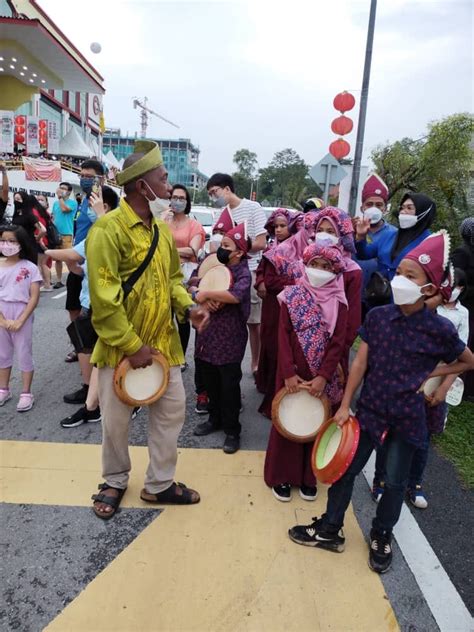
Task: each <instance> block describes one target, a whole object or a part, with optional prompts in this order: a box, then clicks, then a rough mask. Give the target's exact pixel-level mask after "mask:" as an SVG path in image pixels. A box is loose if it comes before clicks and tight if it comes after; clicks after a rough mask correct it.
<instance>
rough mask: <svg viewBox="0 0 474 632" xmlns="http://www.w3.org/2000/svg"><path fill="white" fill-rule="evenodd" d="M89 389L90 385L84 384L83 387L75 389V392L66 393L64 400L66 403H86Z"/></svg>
mask: <svg viewBox="0 0 474 632" xmlns="http://www.w3.org/2000/svg"><path fill="white" fill-rule="evenodd" d="M88 391H89V387H88V385H87V384H83V385H82V386H81V388H80V389H79V390H77V391H74V393H69V394H68V395H64V397H63V400H64V401H65V402H66V404H85V403H86V399H87V393H88Z"/></svg>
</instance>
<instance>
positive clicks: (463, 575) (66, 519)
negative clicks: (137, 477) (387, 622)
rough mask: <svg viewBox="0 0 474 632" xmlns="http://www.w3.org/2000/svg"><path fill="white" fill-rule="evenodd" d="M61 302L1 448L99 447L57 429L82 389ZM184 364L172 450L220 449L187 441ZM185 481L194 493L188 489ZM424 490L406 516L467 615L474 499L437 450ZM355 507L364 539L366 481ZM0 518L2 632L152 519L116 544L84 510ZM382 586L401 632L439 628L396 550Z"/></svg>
mask: <svg viewBox="0 0 474 632" xmlns="http://www.w3.org/2000/svg"><path fill="white" fill-rule="evenodd" d="M58 294H59V292H55V293H54V294H43V295H42V296H41V301H40V305H39V307H38V309H37V310H36V314H35V330H34V331H35V347H34V356H35V365H36V374H35V379H34V383H33V392H34V395H35V398H36V403H35V407H34V408H33V410H32V411H30V412H28V413H25V414H23V415H18V414H17V413H16V412H15V410H14V406H12V405H9V406H6V407H5V408H2V409H0V411H1V412H0V437H1V439H2V440H17V441H44V442H55V443H92V444H94V443H95V444H97V443H100V441H101V427H100V424H91V425H83V426H80V427H77V428H72V429H63V428H61V427H60V425H59V421H60V419H62V418H63V417H65V416H67V415H69V414H71V412H73V411H74V410H75V408H74V407H73V406H70V405H68V404H65V403H64V402H63V401H62V397H63V395H64V394H65V393H68V392H70V391H73V390H75V389H76V388H77V387H78V386H79V385H80V377H79V368H78V364H77V363H74V364H66V363H65V362H64V357H65V355H66V353H67V352H68V350H69V346H68V342H67V335H66V332H65V326H66V325H67V322H68V320H67V314H66V312H65V311H64V301H65V297H61V298H59V299H57V300H56V299H54V296H57V295H58ZM188 362H189V363H190V367H191V368H189V369H188V370H187V371H186V372H185V373H184V374H183V378H184V382H185V387H186V392H187V396H188V399H187V413H186V421H185V425H184V428H183V431H182V433H181V436H180V440H179V444H180V446H181V447H188V448H216V449H219V448H221V446H222V442H223V435H221V434H219V433H217V434H213V435H210V436H208V437H199V438H198V437H195V436H194V435H193V428H194V426H195V425H196V424H197V423H199V422H200V421H202V420H203V418H202V417H200V416H198V415H196V414H195V413H194V394H193V391H194V389H193V375H192V350H190V351H189V353H188ZM243 368H244V378H243V381H242V390H243V404H244V411H243V413H242V416H241V418H242V425H243V432H242V449H244V450H265V448H266V443H267V438H268V433H269V429H270V422H269V421H268V420H267V419H265V418H264V417H262V416H261V415H259V414H258V413H257V412H256V411H257V408H258V403H259V401H260V395H259V394H258V393H256V391H255V388H254V385H253V380H252V379H251V376H250V371H249V365H248V361H246V362H245V364H244V367H243ZM18 377H19V376H18V373H17V372H16V371H15V372H14V375H13V380H12V384H11V386H12V390H13V392H14V398H15V396H17V394H18V393H19V390H20V384H19V379H18ZM146 419H147V413H146V411H142V412H141V413H140V414H139V415H138V417H137V418H136V419H135V421H133V422H132V425H131V430H130V442H131V444H132V445H146ZM230 458H231V457H230ZM99 481H100V464H99V463H97V482H99ZM186 482H187V483H189V484H191V485H192V481H186ZM58 485H61V481H60V480H58ZM426 491H427V493H428V495H429V501H430V504H429V508H428V509H427V510H426V511H424V512H422V511H419V510H415V509H413V515H414V516H415V519H416V520H417V522H418V524H419V526H420V527H421V529H422V531H423V533H424V534H425V536H426V537H427V539H428V541H429V543H430V544H431V547H432V548H433V550H434V551H435V553H436V554H437V556H438V558H439V559H440V561H441V563H442V564H443V566H444V568H445V570H446V571H447V573H448V575H449V577H450V579H451V581H452V582H453V584H454V585H455V587H456V589H457V591H458V592H459V594H460V595H461V597H462V599H463V601H464V603H465V604H466V606H467V607H468V609H469V610H470V612H471V614H472V613H474V594H473V579H472V568H474V544H473V539H472V533H473V532H474V503H473V496H474V494H473V492H472V491H468V490H466V489H464V488H463V487H462V485H461V484H460V482H459V479H458V478H457V476H456V473H455V471H454V468H453V467H452V466H451V464H450V463H449V462H447V461H446V460H445V459H444V458H442V457H441V456H439V455H438V454H436V453H435V452H434V451H433V452H432V455H431V459H430V462H429V465H428V469H427V474H426ZM93 492H94V490H91V493H93ZM71 504H74V503H73V502H72V503H71ZM353 504H354V509H355V512H356V516H357V519H358V520H359V523H360V526H361V529H362V530H363V532H364V534H365V535H368V531H369V529H370V520H371V518H372V516H373V512H374V504H373V503H372V501H371V499H370V496H369V493H368V487H367V484H366V482H365V480H364V479H363V477H359V479H358V481H357V482H356V486H355V493H354V497H353ZM1 510H2V518H1V526H2V529H1V533H2V538H1V543H2V549H3V553H4V556H3V559H4V565H3V568H4V571H3V574H4V577H3V582H2V583H3V587H2V590H1V593H2V596H1V597H0V601H1V602H0V628H1V629H5V630H10V629H18V630H39V629H42V627H44V625H46V624H47V623H48V621H50V620H52V619H53V618H54V616H55V615H56V614H57V613H58V612H59V611H60V610H61V609H62V608H63V607H64V605H65V604H66V603H68V602H69V601H71V600H72V599H73V598H74V597H75V596H76V595H77V593H78V592H79V591H80V590H81V589H82V588H83V587H84V586H85V585H87V583H88V582H89V581H91V579H92V578H93V577H94V576H95V575H96V574H97V573H99V572H100V571H101V570H102V569H103V568H104V567H105V566H106V565H107V564H108V563H109V562H110V561H111V559H113V558H114V557H115V556H116V555H117V554H118V553H119V552H120V551H121V550H122V549H123V548H124V547H125V546H127V544H128V542H129V541H130V540H131V539H133V537H135V536H136V534H138V533H139V532H140V531H141V530H142V529H143V528H144V527H145V526H146V525H147V524H148V523H149V522H150V521H151V520H152V519H153V518H154V517H155V516H156V511H153V510H150V511H143V510H140V511H138V512H137V511H134V510H128V509H127V510H125V509H124V510H123V511H122V512H120V516H117V518H116V519H114V521H112V522H115V524H117V521H119V520H120V522H121V525H122V523H123V525H122V526H123V527H124V528H123V529H121V530H120V532H121V534H122V535H121V537H115V535H114V534H116V533H118V531H119V530H115V529H114V531H112V530H111V528H110V525H107V524H105V525H104V524H103V523H102V522H101V521H99V520H97V519H96V518H95V517H94V516H93V514H92V512H91V511H90V510H87V509H85V508H79V507H78V508H76V507H71V508H67V507H54V506H34V505H8V504H4V505H3V506H2V508H1ZM269 519H271V516H269ZM19 534H21V538H20V537H19ZM346 535H347V534H346ZM395 548H396V547H395ZM51 556H55V557H57V556H62V558H63V562H64V564H63V570H64V572H63V574H62V575H61V574H60V575H59V576H58V573H57V567H56V566H55V571H54V573H53V572H52V570H51V568H50V564H49V563H48V560H50V559H51ZM71 569H72V572H71ZM382 581H383V583H384V587H385V590H386V593H387V597H388V599H389V600H390V602H391V604H392V607H393V609H394V611H395V614H396V616H397V619H398V622H399V625H400V627H401V629H403V630H407V631H408V630H410V631H412V632H415V631H420V632H421V631H423V632H424V631H426V632H428V631H430V632H431V631H434V630H437V629H438V626H437V624H436V621H435V620H434V618H433V616H432V614H431V612H430V609H429V607H428V605H427V603H426V601H425V598H424V596H423V593H422V591H421V590H420V589H419V587H418V585H417V583H416V581H415V578H414V576H413V573H412V571H411V569H410V568H409V566H408V565H407V563H406V562H405V560H404V558H403V556H402V555H400V554H399V552H398V551H396V557H395V561H394V565H393V569H392V570H391V572H389V573H388V574H387V575H384V576H382ZM446 607H449V604H446Z"/></svg>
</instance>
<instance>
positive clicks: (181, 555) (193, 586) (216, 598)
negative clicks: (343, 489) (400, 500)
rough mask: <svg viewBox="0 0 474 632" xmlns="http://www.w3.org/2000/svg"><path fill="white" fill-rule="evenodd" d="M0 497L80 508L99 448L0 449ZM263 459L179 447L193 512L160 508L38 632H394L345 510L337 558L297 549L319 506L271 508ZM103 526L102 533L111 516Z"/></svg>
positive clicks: (134, 485)
mask: <svg viewBox="0 0 474 632" xmlns="http://www.w3.org/2000/svg"><path fill="white" fill-rule="evenodd" d="M0 451H1V463H2V467H1V474H2V494H1V499H2V500H3V501H5V502H11V503H20V502H21V503H40V504H51V505H55V504H59V505H80V506H85V505H89V504H90V500H89V498H90V495H91V493H92V492H93V491H94V488H95V487H96V484H97V482H98V481H99V480H100V477H98V471H99V467H100V466H99V464H100V447H99V446H91V445H70V444H67V445H64V444H53V443H27V442H2V443H1V444H0ZM131 456H132V463H133V465H134V470H133V472H132V478H131V483H130V486H129V489H128V491H127V493H126V495H125V497H124V502H123V506H128V507H144V506H147V507H148V506H149V505H147V504H145V503H143V502H142V501H140V499H139V498H138V494H139V491H140V489H141V487H142V481H143V477H144V472H145V469H146V465H147V459H148V455H147V451H146V448H131ZM263 459H264V454H263V453H261V452H244V451H240V452H238V453H237V454H236V455H233V456H229V455H225V454H223V452H221V451H220V450H192V449H183V450H181V455H180V459H179V463H178V480H182V481H184V482H185V483H186V484H188V485H190V486H192V487H194V488H196V489H198V490H199V491H200V493H201V495H202V501H201V503H200V504H199V505H196V506H192V507H168V508H166V510H165V511H164V512H163V513H162V514H161V515H160V516H159V517H158V518H157V519H156V520H154V521H153V522H152V523H151V524H150V525H149V526H148V527H147V528H146V529H145V530H144V531H143V532H142V533H141V534H140V535H139V536H138V537H137V538H136V539H135V540H134V541H133V542H132V543H131V544H130V545H129V546H128V547H127V548H126V549H125V550H124V551H123V552H122V553H121V554H120V555H118V556H117V558H116V559H115V560H114V561H113V562H112V563H111V564H109V565H108V566H107V568H105V569H104V571H102V572H101V573H100V574H99V575H98V576H97V577H96V578H95V579H94V580H93V581H92V582H91V583H90V584H89V585H88V586H87V587H86V588H85V589H84V590H83V592H82V593H80V594H79V595H78V597H77V598H76V599H75V600H74V601H73V602H72V603H71V604H69V606H67V607H66V608H65V609H64V611H63V612H62V613H61V614H59V615H58V617H57V618H56V619H55V620H54V621H53V622H52V623H51V624H50V625H49V626H48V628H47V630H48V632H49V631H51V632H56V631H60V632H65V631H67V632H86V631H87V632H94V631H99V630H100V631H101V632H102V631H107V630H113V631H114V632H118V631H123V632H135V631H137V632H138V631H140V632H148V631H150V632H151V631H153V632H155V631H166V632H168V631H170V632H171V631H172V632H187V631H191V630H193V631H206V632H207V631H222V632H228V631H232V632H234V631H235V632H251V631H252V632H253V631H256V632H257V631H258V632H266V631H268V632H280V631H282V632H283V631H285V632H292V631H293V630H295V631H297V630H298V631H299V632H305V631H308V632H309V631H311V632H316V631H318V630H323V631H329V630H333V631H334V630H335V631H338V632H339V631H343V630H344V631H346V630H353V631H359V630H360V631H363V632H371V631H374V632H375V631H377V632H383V631H385V630H387V631H390V632H392V631H393V630H396V629H398V625H397V623H396V619H395V616H394V613H393V610H392V608H391V606H390V604H389V602H388V600H387V598H386V596H385V593H384V589H383V586H382V583H381V581H380V578H379V577H378V576H376V575H375V574H374V573H372V572H371V571H370V570H369V568H368V566H367V545H366V543H365V541H364V539H363V536H362V533H361V531H360V529H359V527H358V525H357V522H356V520H355V517H354V515H353V513H352V510H349V511H348V513H347V520H346V527H345V531H346V538H347V541H346V552H345V553H343V554H341V555H337V554H333V553H329V552H327V551H320V550H313V549H311V548H307V547H302V546H297V545H296V544H293V543H292V542H290V540H289V539H288V537H287V535H286V534H287V530H288V527H290V526H292V525H293V524H295V522H296V521H299V522H308V521H311V517H312V516H314V515H319V514H320V513H321V512H322V510H323V508H324V505H325V500H326V498H325V496H326V494H325V490H324V489H321V490H320V497H318V500H317V501H316V502H315V503H307V502H305V501H303V500H301V499H300V498H299V496H296V495H294V498H293V500H292V502H291V503H286V504H284V503H279V502H277V501H276V500H275V499H274V498H273V496H272V495H271V493H270V492H269V490H268V489H267V488H266V486H265V484H264V483H263V480H262V469H263ZM108 528H113V521H112V523H109V526H108Z"/></svg>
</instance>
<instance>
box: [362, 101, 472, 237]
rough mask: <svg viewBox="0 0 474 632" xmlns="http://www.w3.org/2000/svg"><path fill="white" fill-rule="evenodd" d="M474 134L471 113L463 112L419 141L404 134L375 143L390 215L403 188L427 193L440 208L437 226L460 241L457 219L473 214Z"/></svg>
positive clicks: (433, 126) (376, 162)
mask: <svg viewBox="0 0 474 632" xmlns="http://www.w3.org/2000/svg"><path fill="white" fill-rule="evenodd" d="M473 135H474V118H473V116H472V115H471V114H463V113H461V114H453V115H451V116H448V117H446V118H444V119H442V120H441V121H436V122H434V123H431V124H430V125H429V127H428V133H427V135H426V136H425V137H423V138H421V139H417V140H413V139H411V138H403V139H402V140H399V141H396V142H394V143H389V144H386V145H380V146H378V147H376V148H375V149H374V150H373V152H372V156H371V157H372V161H373V163H374V165H375V169H376V171H377V173H378V174H379V175H380V176H381V177H382V178H383V179H384V180H385V182H386V183H387V186H388V188H389V191H390V201H391V204H392V215H396V213H397V210H398V205H399V202H400V199H401V197H402V195H403V194H404V193H405V192H407V191H419V192H423V193H426V194H427V195H429V196H430V197H432V198H433V199H434V200H435V201H436V204H437V207H438V214H437V218H436V222H435V225H434V228H435V229H439V228H447V229H448V230H449V232H450V233H451V235H452V237H454V238H455V239H456V238H457V237H458V232H459V231H458V227H459V223H460V222H461V221H462V219H464V218H465V217H468V216H470V215H472V213H473V209H472V207H471V206H470V205H469V202H468V196H467V192H468V189H469V181H470V178H471V177H472V176H471V172H472V169H473V151H472V147H471V142H472V138H473Z"/></svg>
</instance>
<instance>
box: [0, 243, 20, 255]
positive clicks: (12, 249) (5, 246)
mask: <svg viewBox="0 0 474 632" xmlns="http://www.w3.org/2000/svg"><path fill="white" fill-rule="evenodd" d="M0 252H1V253H2V255H4V256H5V257H14V256H15V255H17V254H18V253H19V252H20V244H17V243H14V244H12V243H10V242H9V241H3V240H1V239H0Z"/></svg>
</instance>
